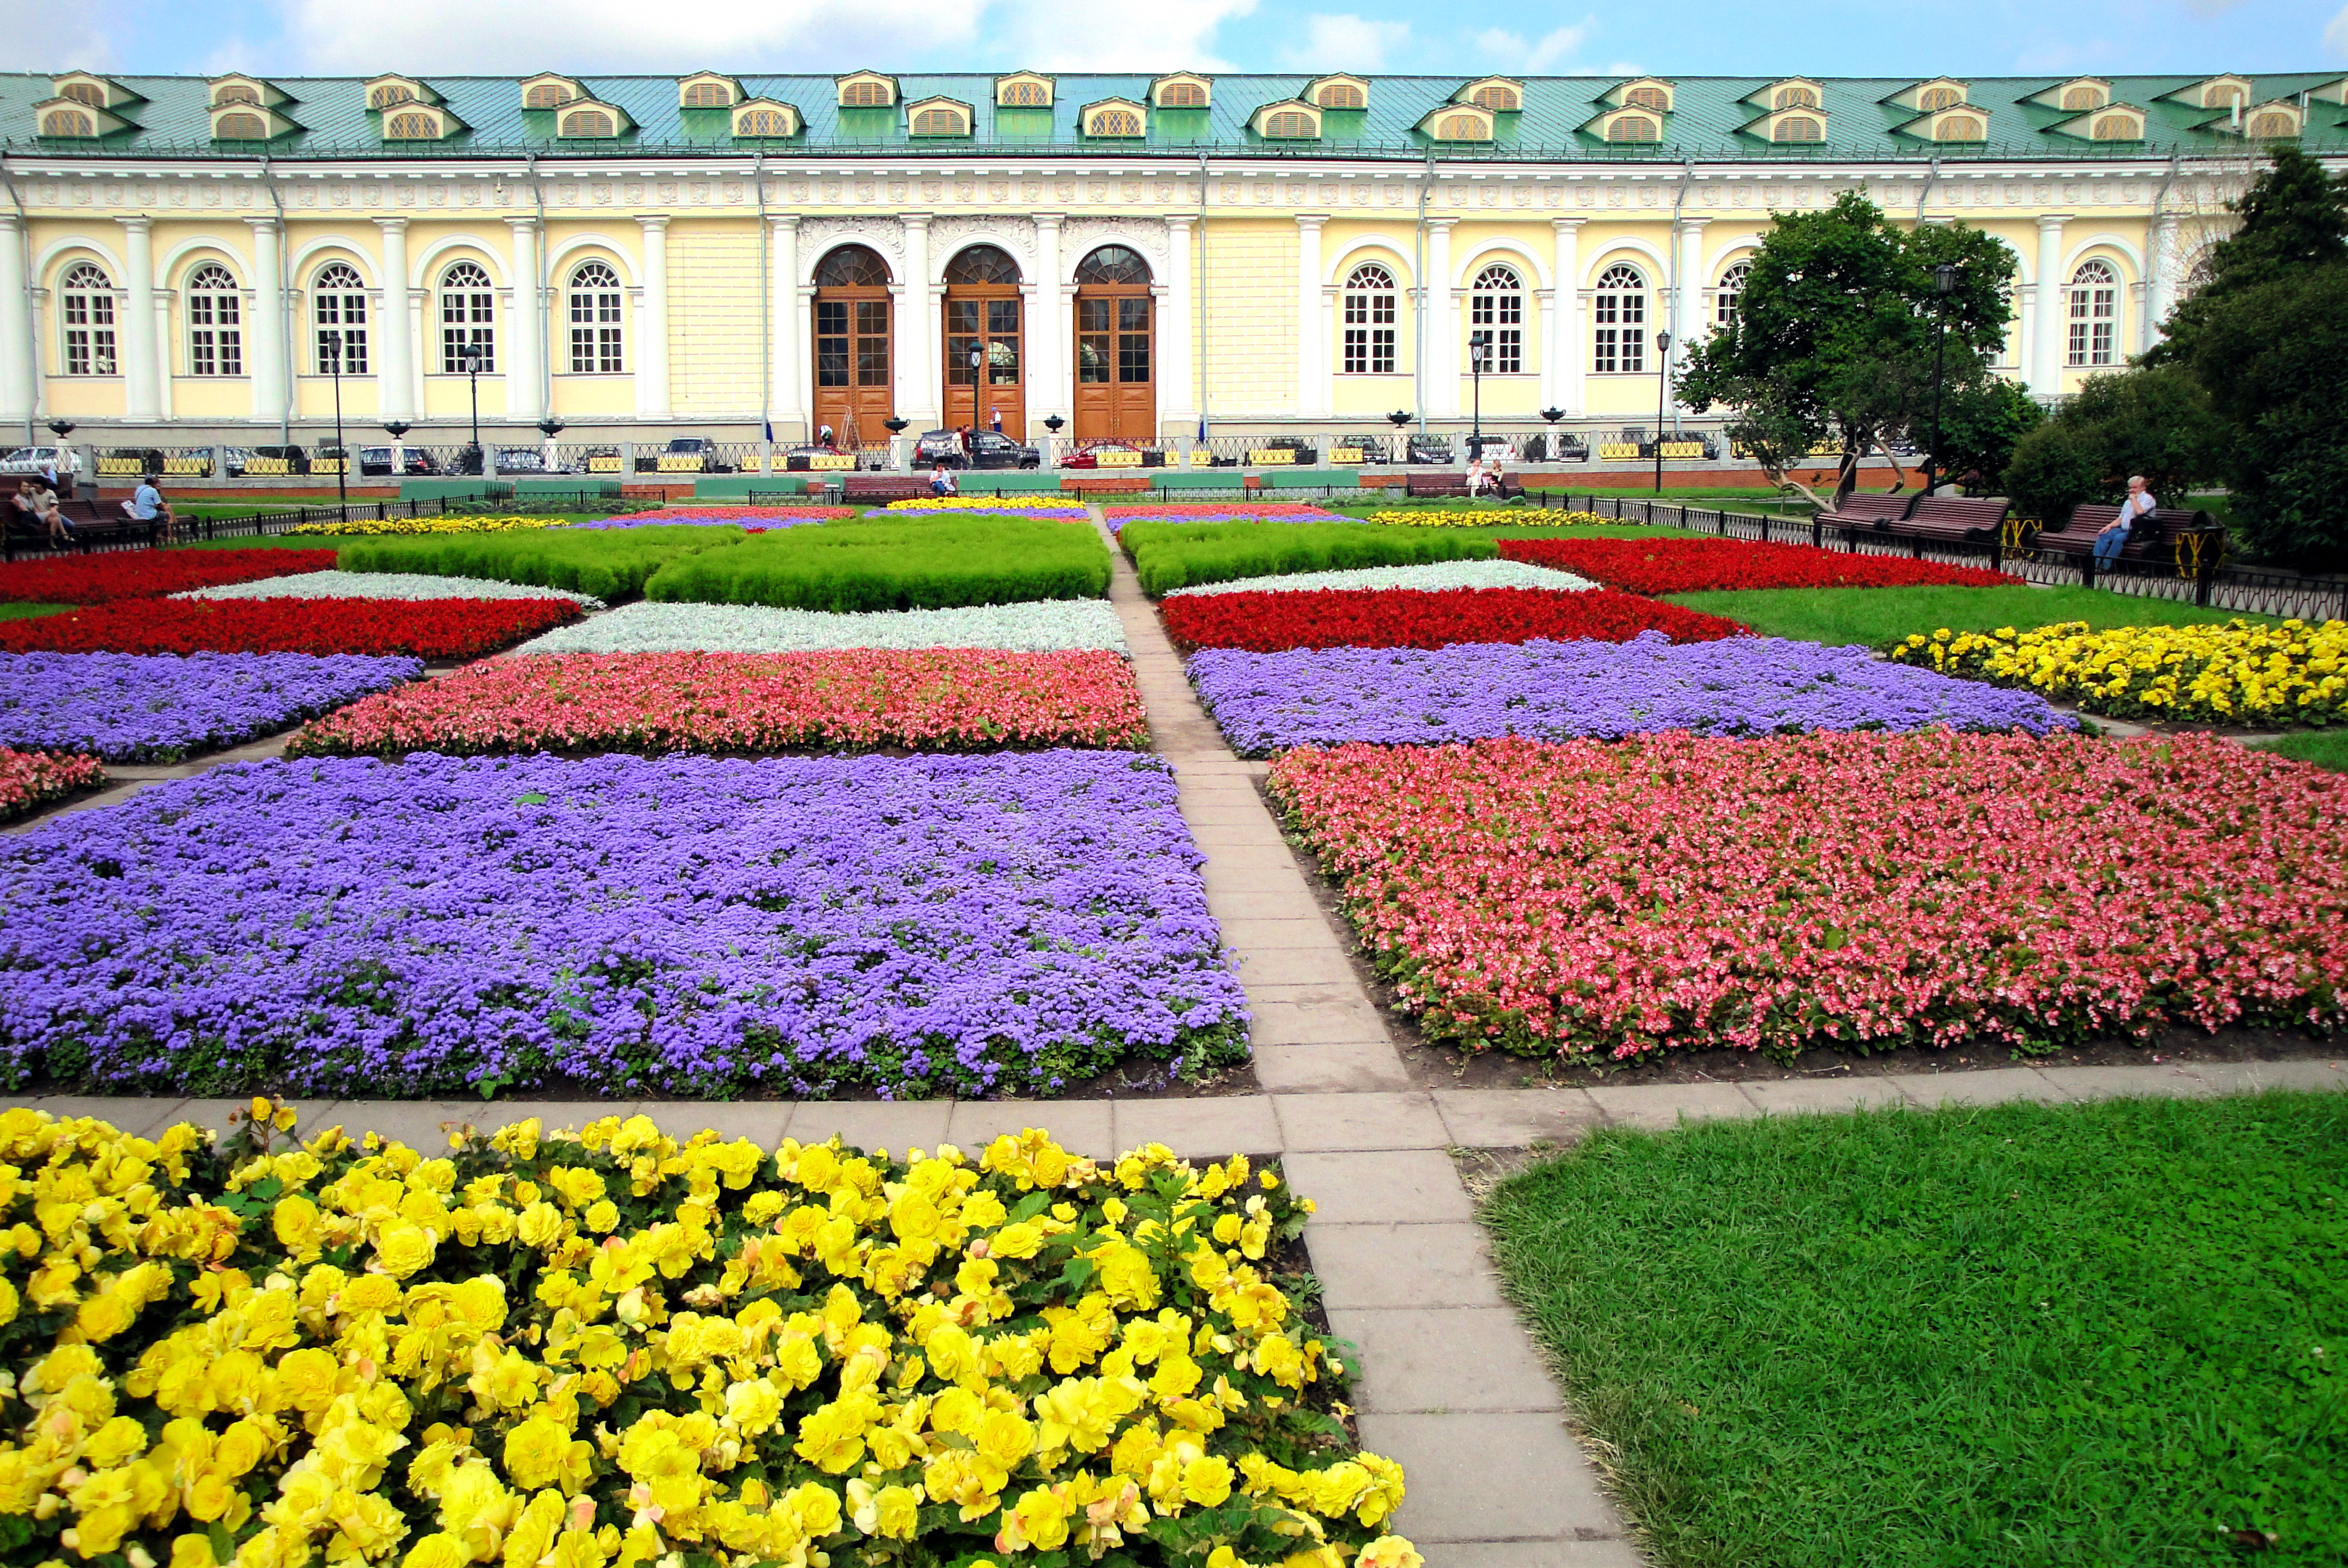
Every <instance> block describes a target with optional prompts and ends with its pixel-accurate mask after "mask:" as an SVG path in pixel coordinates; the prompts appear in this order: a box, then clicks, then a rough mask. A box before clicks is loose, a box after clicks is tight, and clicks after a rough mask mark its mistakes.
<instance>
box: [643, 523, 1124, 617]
mask: <svg viewBox="0 0 2348 1568" xmlns="http://www.w3.org/2000/svg"><path fill="white" fill-rule="evenodd" d="M1107 591H1108V547H1107V545H1106V544H1104V543H1103V542H1102V540H1101V537H1100V534H1099V533H1098V531H1097V530H1096V529H1094V528H1090V527H1088V526H1086V525H1085V524H1081V523H1068V522H1062V521H1058V520H1049V521H1046V520H1040V519H1035V518H994V517H970V518H964V517H953V516H943V515H938V516H930V517H923V518H911V519H908V520H905V521H897V520H894V519H889V518H880V519H874V520H871V521H865V520H861V519H851V520H845V521H840V522H831V523H816V524H811V525H802V526H801V527H798V528H791V529H788V531H782V532H776V533H767V534H761V535H759V536H757V538H751V539H747V540H746V541H745V542H744V543H742V544H739V545H736V546H735V547H733V548H729V549H723V550H710V551H706V552H704V553H702V554H698V555H692V556H683V557H679V558H677V559H673V560H671V561H669V562H668V564H667V565H665V566H664V567H663V568H662V569H660V570H659V571H658V572H657V573H655V574H654V577H653V579H652V580H651V581H650V582H648V583H646V584H645V585H644V597H645V598H647V599H654V600H689V601H693V602H696V603H702V604H767V605H774V606H777V607H779V608H783V609H790V610H836V611H847V612H854V611H860V610H948V609H953V608H955V607H957V606H961V605H970V604H1017V603H1021V602H1023V601H1025V600H1040V599H1097V598H1099V597H1100V596H1101V595H1103V594H1105V593H1107Z"/></svg>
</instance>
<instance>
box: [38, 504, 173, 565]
mask: <svg viewBox="0 0 2348 1568" xmlns="http://www.w3.org/2000/svg"><path fill="white" fill-rule="evenodd" d="M57 510H58V511H59V512H60V513H62V514H63V515H64V517H65V519H66V526H67V528H71V529H73V533H74V542H73V543H72V544H70V545H64V546H59V545H54V544H51V543H50V542H49V530H48V529H47V528H46V527H45V526H43V525H41V524H39V523H37V522H35V521H33V520H32V519H30V518H24V517H23V516H22V515H21V514H20V513H18V512H17V510H16V508H15V507H11V506H7V505H5V497H0V517H5V521H6V528H7V534H6V538H5V542H0V559H7V560H15V559H16V558H17V557H19V556H41V555H47V554H50V553H53V552H55V551H57V550H60V549H65V550H76V551H80V552H83V553H87V552H88V550H89V549H90V548H92V547H93V546H96V545H101V544H112V543H117V542H119V541H121V540H124V539H137V540H139V541H142V542H144V543H147V544H152V543H154V542H155V539H156V538H157V537H158V535H159V533H160V528H161V524H160V523H155V522H146V523H139V522H133V521H131V519H129V518H127V517H124V516H123V515H122V507H121V504H120V503H119V502H117V501H106V502H98V501H63V500H61V501H59V502H58V503H57Z"/></svg>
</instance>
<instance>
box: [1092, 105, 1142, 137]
mask: <svg viewBox="0 0 2348 1568" xmlns="http://www.w3.org/2000/svg"><path fill="white" fill-rule="evenodd" d="M1092 134H1093V135H1095V136H1139V135H1140V134H1141V117H1140V116H1139V115H1138V114H1136V113H1134V112H1133V111H1132V110H1131V109H1103V110H1101V111H1100V113H1098V114H1097V115H1095V116H1093V123H1092Z"/></svg>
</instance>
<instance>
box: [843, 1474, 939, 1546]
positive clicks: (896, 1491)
mask: <svg viewBox="0 0 2348 1568" xmlns="http://www.w3.org/2000/svg"><path fill="white" fill-rule="evenodd" d="M921 1507H922V1494H921V1492H920V1491H918V1490H916V1489H914V1488H912V1487H906V1486H884V1487H881V1488H880V1489H879V1490H878V1491H875V1490H874V1489H873V1486H872V1483H871V1482H870V1481H864V1480H861V1479H859V1480H856V1481H850V1482H849V1483H848V1510H849V1516H850V1518H851V1519H853V1520H854V1521H855V1523H856V1528H857V1529H859V1530H860V1531H862V1532H864V1533H865V1534H867V1535H878V1536H880V1537H881V1538H882V1539H884V1540H895V1541H911V1539H912V1538H913V1532H914V1530H915V1529H916V1528H917V1527H918V1526H919V1524H920V1523H921Z"/></svg>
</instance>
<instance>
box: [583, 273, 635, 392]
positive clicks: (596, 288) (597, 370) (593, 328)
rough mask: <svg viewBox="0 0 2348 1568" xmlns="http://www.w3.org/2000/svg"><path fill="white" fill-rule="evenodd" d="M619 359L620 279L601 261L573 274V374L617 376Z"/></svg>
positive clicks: (619, 369)
mask: <svg viewBox="0 0 2348 1568" xmlns="http://www.w3.org/2000/svg"><path fill="white" fill-rule="evenodd" d="M622 369H623V365H622V364H621V359H620V275H619V274H618V273H617V272H613V271H612V269H611V268H610V267H609V266H606V265H605V264H604V263H603V262H602V261H585V262H582V263H581V264H580V265H579V267H578V268H577V269H576V270H575V271H573V272H572V274H571V374H573V375H617V374H620V372H621V370H622Z"/></svg>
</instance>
